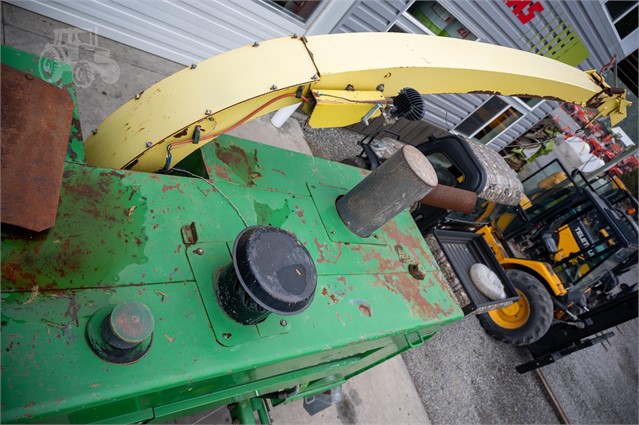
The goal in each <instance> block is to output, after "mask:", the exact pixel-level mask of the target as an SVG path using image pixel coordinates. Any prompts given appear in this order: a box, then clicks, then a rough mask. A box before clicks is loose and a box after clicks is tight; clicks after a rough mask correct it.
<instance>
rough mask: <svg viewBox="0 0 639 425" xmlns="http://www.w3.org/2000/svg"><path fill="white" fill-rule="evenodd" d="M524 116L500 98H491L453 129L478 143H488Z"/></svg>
mask: <svg viewBox="0 0 639 425" xmlns="http://www.w3.org/2000/svg"><path fill="white" fill-rule="evenodd" d="M523 115H524V114H523V113H522V112H521V111H520V110H519V109H517V108H516V107H514V105H511V104H510V103H508V102H506V101H505V100H503V99H502V98H500V97H497V96H493V97H491V98H490V99H488V101H487V102H485V103H484V104H483V105H482V106H480V107H479V108H477V110H476V111H475V112H473V113H472V114H471V115H470V116H468V118H466V119H465V120H463V121H462V122H461V123H459V124H458V125H457V127H455V131H456V132H458V133H461V134H463V135H464V136H467V137H471V138H473V139H475V140H477V141H478V142H480V143H484V144H486V143H489V142H490V141H491V140H493V139H494V138H495V137H497V136H498V135H499V134H501V133H502V132H503V131H504V130H506V129H507V128H508V127H510V126H511V125H512V124H514V123H515V122H516V121H517V120H518V119H519V118H521V117H522V116H523Z"/></svg>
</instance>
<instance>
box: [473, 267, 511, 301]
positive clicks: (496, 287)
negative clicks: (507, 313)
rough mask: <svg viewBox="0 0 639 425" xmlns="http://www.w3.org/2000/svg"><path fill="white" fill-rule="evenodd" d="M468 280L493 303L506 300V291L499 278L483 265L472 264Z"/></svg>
mask: <svg viewBox="0 0 639 425" xmlns="http://www.w3.org/2000/svg"><path fill="white" fill-rule="evenodd" d="M470 279H471V280H472V281H473V283H474V284H475V286H476V287H477V289H479V291H480V292H481V293H482V294H484V295H485V296H486V297H488V298H489V299H491V300H493V301H494V300H503V299H504V298H506V291H505V290H504V285H503V284H502V283H501V280H499V276H497V274H496V273H495V272H494V271H492V270H491V269H490V268H489V267H488V266H486V265H485V264H481V263H475V264H473V265H472V266H471V267H470Z"/></svg>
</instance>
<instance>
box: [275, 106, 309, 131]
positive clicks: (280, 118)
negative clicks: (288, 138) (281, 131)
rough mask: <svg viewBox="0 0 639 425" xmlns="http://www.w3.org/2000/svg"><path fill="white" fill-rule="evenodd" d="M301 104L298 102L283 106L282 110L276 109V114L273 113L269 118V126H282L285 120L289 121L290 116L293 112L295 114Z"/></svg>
mask: <svg viewBox="0 0 639 425" xmlns="http://www.w3.org/2000/svg"><path fill="white" fill-rule="evenodd" d="M301 104H302V102H299V103H295V104H293V105H289V106H285V107H283V108H282V109H278V110H277V112H276V113H274V114H273V116H272V117H271V124H273V125H274V126H275V127H276V128H280V127H281V126H282V125H284V123H285V122H286V120H287V119H289V118H290V117H291V115H293V112H295V110H296V109H297V108H299V107H300V105H301Z"/></svg>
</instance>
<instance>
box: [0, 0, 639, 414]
mask: <svg viewBox="0 0 639 425" xmlns="http://www.w3.org/2000/svg"><path fill="white" fill-rule="evenodd" d="M66 27H68V26H67V25H66V24H63V23H60V22H56V21H53V20H50V19H47V18H44V17H42V16H39V15H36V14H33V13H30V12H27V11H24V10H23V9H20V8H18V7H15V6H11V5H7V4H2V31H1V35H2V42H3V43H4V44H7V45H9V46H12V47H16V48H19V49H22V50H26V51H29V52H32V53H35V54H40V52H42V50H43V49H44V48H45V46H46V44H47V43H50V42H51V41H52V35H53V29H55V28H66ZM100 45H101V46H102V47H105V48H107V49H109V51H110V53H111V57H112V58H113V59H114V60H115V61H116V62H117V63H118V65H119V68H120V77H119V80H118V82H117V83H115V84H106V83H104V82H103V81H102V80H100V79H99V78H96V79H95V81H94V82H93V83H92V84H91V85H90V86H88V87H86V88H79V89H78V103H79V109H80V115H81V124H82V128H83V130H84V132H85V134H88V131H90V130H91V129H93V128H95V127H96V126H97V124H99V123H100V122H101V121H102V120H103V119H104V118H106V117H107V116H108V115H109V114H110V113H112V112H113V111H114V110H115V109H116V108H117V107H119V106H120V105H121V104H122V103H124V102H125V101H126V100H127V99H129V98H130V97H132V96H134V95H135V94H136V93H138V92H140V91H142V90H144V89H146V88H147V87H148V86H149V85H151V84H153V83H155V82H156V81H159V80H160V79H162V78H163V77H165V76H167V75H170V74H172V73H173V72H175V71H177V70H179V69H182V66H181V65H178V64H175V63H172V62H170V61H166V60H163V59H160V58H157V57H155V56H153V55H150V54H147V53H144V52H140V51H138V50H136V49H133V48H130V47H128V46H124V45H121V44H119V43H116V42H113V41H111V40H108V39H105V38H100ZM242 132H247V133H242ZM235 134H236V135H238V136H240V137H245V138H249V139H254V140H262V141H263V142H268V141H269V140H270V141H271V143H275V144H280V143H282V140H284V139H285V140H288V141H291V142H292V143H293V144H292V145H288V148H289V149H293V150H297V151H300V152H305V153H309V151H308V149H309V145H310V152H312V153H313V154H316V155H319V156H323V157H327V158H329V159H333V160H340V159H343V158H345V157H348V156H351V155H353V153H356V152H357V147H356V146H354V140H356V139H357V138H359V136H357V135H353V134H352V133H350V134H349V132H347V131H343V130H341V131H326V132H323V131H317V130H310V129H306V130H303V129H302V127H301V125H300V122H299V121H296V120H290V121H289V122H287V123H286V124H285V127H284V128H283V131H282V132H280V131H276V130H275V129H273V128H272V127H269V124H268V120H267V119H261V120H258V121H256V122H252V123H249V124H248V125H247V126H242V127H240V128H238V133H235ZM304 139H305V140H306V141H307V142H308V145H307V144H306V143H305V142H304ZM329 146H330V147H329ZM616 333H617V336H616V337H615V338H613V339H612V340H610V342H609V343H607V344H606V345H605V346H604V345H601V344H600V345H598V346H595V347H592V348H590V349H587V350H584V351H582V352H579V353H577V354H574V355H572V356H570V357H567V358H565V359H562V360H560V361H559V362H557V363H556V364H554V365H551V366H548V367H546V368H544V369H543V371H544V374H545V375H546V377H547V380H548V381H549V383H550V386H551V388H552V390H553V392H554V393H555V395H556V397H557V399H559V401H560V403H561V404H562V406H563V409H564V411H565V413H566V415H567V416H568V418H569V421H570V422H571V423H639V417H638V413H637V404H638V402H637V401H638V400H637V398H638V395H637V382H638V377H637V375H638V374H637V359H638V355H637V351H638V342H637V341H638V339H639V338H638V331H637V320H633V321H631V322H628V323H626V324H623V325H621V326H620V327H619V330H618V331H616ZM402 357H403V360H402ZM402 357H397V358H395V359H394V360H392V361H389V362H386V363H384V364H383V365H380V366H378V367H376V368H373V369H371V370H370V371H368V372H366V373H364V374H362V375H360V376H358V377H356V378H355V379H353V380H351V381H350V382H349V383H348V384H346V385H345V386H344V395H345V398H344V401H342V402H341V403H340V404H338V405H336V406H333V407H332V408H330V409H328V410H326V411H324V412H322V413H320V414H318V415H316V416H313V417H309V416H308V415H307V414H306V412H305V411H304V410H303V409H302V408H301V401H300V402H295V403H292V404H291V405H285V406H280V407H277V408H275V409H274V410H273V417H274V421H275V423H318V424H319V423H335V424H340V423H344V424H346V423H379V424H382V423H419V424H424V423H430V421H432V423H436V424H439V423H445V424H449V423H450V424H452V423H460V424H466V423H557V422H558V418H557V416H556V414H555V412H554V410H553V408H552V406H551V404H550V403H549V401H548V400H547V396H546V394H545V392H544V390H543V388H542V385H541V383H540V382H539V380H538V378H537V377H536V375H535V374H533V373H529V374H526V375H519V374H517V373H516V372H515V371H514V366H515V365H517V364H519V363H522V362H524V361H527V360H528V359H529V357H528V354H527V352H526V351H525V350H523V349H518V348H515V347H512V346H508V345H505V344H501V343H498V342H496V341H494V340H492V339H490V338H488V337H487V336H486V335H485V334H484V333H483V331H482V330H481V328H480V327H479V325H478V323H477V321H476V320H475V319H474V318H466V319H465V320H463V321H461V322H459V323H457V324H455V325H453V326H450V327H448V328H446V329H445V330H444V331H442V332H441V333H440V334H438V335H437V336H435V337H434V338H433V339H432V340H430V341H429V342H428V343H427V344H425V345H424V346H422V347H419V348H416V349H413V350H410V351H408V352H407V353H405V354H404V355H403V356H402ZM404 362H405V364H404ZM229 422H230V418H229V417H228V413H227V412H226V409H221V410H219V411H217V412H204V413H202V414H200V415H195V416H189V417H185V418H182V419H179V420H176V421H174V423H229Z"/></svg>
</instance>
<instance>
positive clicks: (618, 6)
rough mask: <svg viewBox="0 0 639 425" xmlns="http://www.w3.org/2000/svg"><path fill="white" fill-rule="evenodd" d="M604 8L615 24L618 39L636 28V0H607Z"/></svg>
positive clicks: (638, 11)
mask: <svg viewBox="0 0 639 425" xmlns="http://www.w3.org/2000/svg"><path fill="white" fill-rule="evenodd" d="M606 9H608V14H609V15H610V19H611V20H612V23H613V24H614V25H615V29H616V30H617V34H619V39H620V40H623V39H624V38H626V37H628V36H629V35H630V34H632V32H633V31H635V30H636V29H637V20H639V6H638V3H637V2H636V1H608V2H606Z"/></svg>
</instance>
